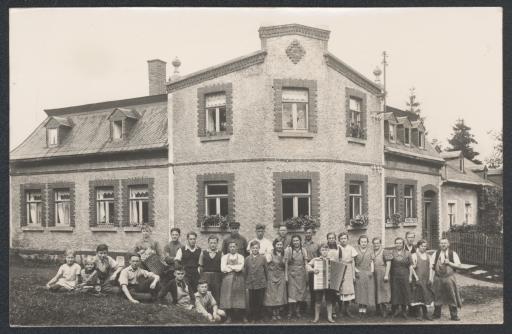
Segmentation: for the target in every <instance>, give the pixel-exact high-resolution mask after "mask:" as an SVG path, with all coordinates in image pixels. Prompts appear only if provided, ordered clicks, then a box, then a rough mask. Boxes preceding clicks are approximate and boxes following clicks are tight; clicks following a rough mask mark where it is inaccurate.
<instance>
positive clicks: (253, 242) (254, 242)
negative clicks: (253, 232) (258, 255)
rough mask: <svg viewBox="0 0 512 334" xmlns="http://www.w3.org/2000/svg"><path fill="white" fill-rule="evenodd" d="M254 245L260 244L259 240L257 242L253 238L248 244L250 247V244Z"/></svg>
mask: <svg viewBox="0 0 512 334" xmlns="http://www.w3.org/2000/svg"><path fill="white" fill-rule="evenodd" d="M255 245H258V246H259V245H260V242H259V241H258V240H253V241H251V243H250V244H249V247H251V248H252V246H255Z"/></svg>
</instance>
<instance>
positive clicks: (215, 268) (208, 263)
mask: <svg viewBox="0 0 512 334" xmlns="http://www.w3.org/2000/svg"><path fill="white" fill-rule="evenodd" d="M221 257H222V252H217V253H216V254H215V257H214V258H213V259H212V258H211V257H210V254H209V253H208V251H207V250H206V249H205V250H204V251H203V271H204V272H220V259H221Z"/></svg>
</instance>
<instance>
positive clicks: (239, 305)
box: [220, 241, 245, 323]
mask: <svg viewBox="0 0 512 334" xmlns="http://www.w3.org/2000/svg"><path fill="white" fill-rule="evenodd" d="M237 248H238V247H237V244H236V242H235V241H231V242H229V243H228V251H229V253H228V254H225V255H223V256H222V258H221V261H220V270H221V271H222V272H223V273H224V277H223V278H222V285H221V288H220V291H221V295H220V307H221V309H223V310H225V311H226V315H227V320H226V322H227V323H230V322H231V320H232V318H233V316H235V315H238V316H239V315H240V313H242V311H243V310H245V281H244V274H243V268H244V257H243V256H242V255H240V254H238V252H237Z"/></svg>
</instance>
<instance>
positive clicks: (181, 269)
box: [174, 264, 185, 272]
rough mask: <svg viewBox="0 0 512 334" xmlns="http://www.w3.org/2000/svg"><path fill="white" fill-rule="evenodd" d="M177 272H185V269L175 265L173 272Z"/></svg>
mask: <svg viewBox="0 0 512 334" xmlns="http://www.w3.org/2000/svg"><path fill="white" fill-rule="evenodd" d="M177 271H183V272H185V267H183V266H182V265H181V264H178V265H176V267H174V272H177Z"/></svg>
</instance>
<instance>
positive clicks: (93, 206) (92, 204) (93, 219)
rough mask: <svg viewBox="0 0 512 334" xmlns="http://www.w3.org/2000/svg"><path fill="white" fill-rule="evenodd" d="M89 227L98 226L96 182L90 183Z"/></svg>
mask: <svg viewBox="0 0 512 334" xmlns="http://www.w3.org/2000/svg"><path fill="white" fill-rule="evenodd" d="M89 226H90V227H95V226H97V222H96V187H95V184H94V181H89Z"/></svg>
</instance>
